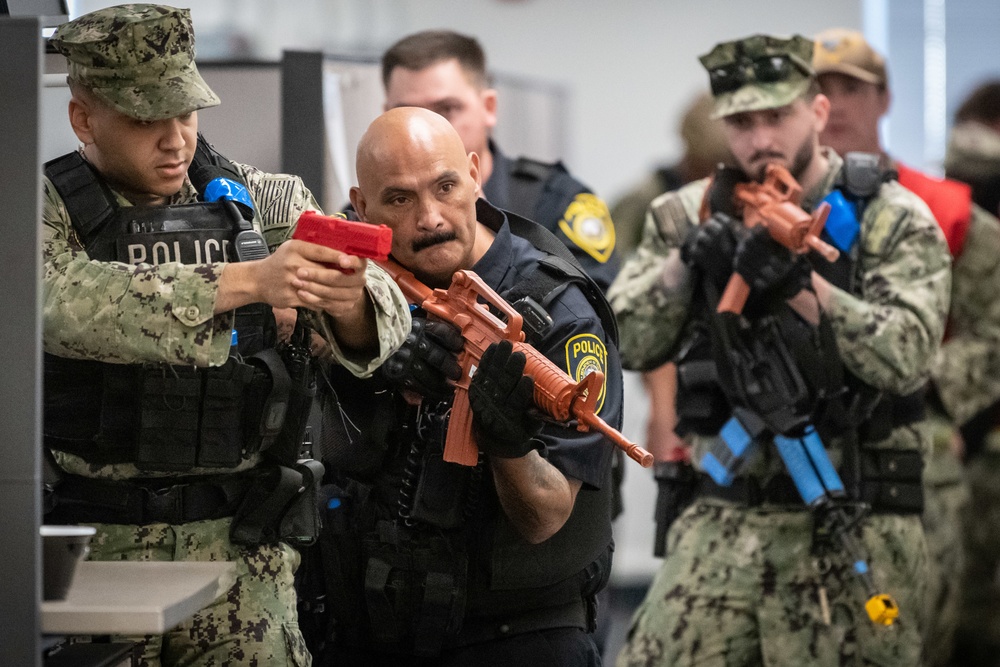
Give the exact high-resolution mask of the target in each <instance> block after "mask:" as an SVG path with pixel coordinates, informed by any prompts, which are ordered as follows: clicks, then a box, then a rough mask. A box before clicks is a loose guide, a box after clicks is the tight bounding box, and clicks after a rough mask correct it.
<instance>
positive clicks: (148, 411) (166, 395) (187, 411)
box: [135, 364, 202, 471]
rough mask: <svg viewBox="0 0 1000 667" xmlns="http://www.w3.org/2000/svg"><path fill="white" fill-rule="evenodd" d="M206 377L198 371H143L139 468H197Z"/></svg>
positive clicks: (151, 368) (179, 368)
mask: <svg viewBox="0 0 1000 667" xmlns="http://www.w3.org/2000/svg"><path fill="white" fill-rule="evenodd" d="M201 385H202V377H201V374H200V373H199V372H198V370H197V369H194V368H189V367H185V366H167V365H165V364H163V365H157V366H148V367H145V368H143V369H142V376H141V389H140V392H139V442H138V447H137V449H136V461H135V463H136V466H138V467H139V469H140V470H150V471H186V470H190V469H191V468H193V467H194V466H195V463H196V461H197V452H198V417H199V411H200V407H201V394H202V386H201Z"/></svg>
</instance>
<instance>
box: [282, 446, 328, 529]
mask: <svg viewBox="0 0 1000 667" xmlns="http://www.w3.org/2000/svg"><path fill="white" fill-rule="evenodd" d="M295 470H296V471H298V472H299V473H300V474H301V475H302V490H301V491H300V492H299V494H298V496H296V497H295V499H294V500H292V504H291V505H289V507H288V509H287V510H286V511H285V514H284V516H282V517H281V525H280V526H279V527H278V535H279V536H280V537H281V539H282V540H284V541H285V542H288V543H289V544H291V545H292V546H296V547H308V546H310V545H312V544H314V543H315V542H316V538H318V537H319V530H320V513H319V510H320V508H319V498H320V484H322V483H323V472H324V468H323V464H322V463H320V462H319V461H316V460H314V459H309V460H305V461H301V462H299V463H297V464H296V465H295Z"/></svg>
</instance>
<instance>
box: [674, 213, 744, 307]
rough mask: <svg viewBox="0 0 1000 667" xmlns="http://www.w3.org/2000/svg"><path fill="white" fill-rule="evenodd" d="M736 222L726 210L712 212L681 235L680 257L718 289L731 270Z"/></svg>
mask: <svg viewBox="0 0 1000 667" xmlns="http://www.w3.org/2000/svg"><path fill="white" fill-rule="evenodd" d="M735 224H736V222H735V221H734V220H733V219H732V218H730V217H729V216H728V215H726V214H725V213H714V214H712V217H711V218H709V219H708V220H706V221H705V222H703V223H702V224H700V225H698V226H697V227H695V228H694V229H692V230H691V231H690V232H688V235H687V238H685V239H684V245H682V246H681V259H682V260H684V263H685V264H687V265H688V266H690V267H691V268H693V269H697V270H698V271H701V273H702V275H703V276H705V278H706V279H707V280H711V281H712V283H713V284H714V285H715V286H716V288H718V289H720V290H721V289H722V288H723V287H724V286H725V284H726V282H727V281H728V280H729V276H730V275H732V273H733V256H734V255H735V254H736V235H735V234H733V226H734V225H735Z"/></svg>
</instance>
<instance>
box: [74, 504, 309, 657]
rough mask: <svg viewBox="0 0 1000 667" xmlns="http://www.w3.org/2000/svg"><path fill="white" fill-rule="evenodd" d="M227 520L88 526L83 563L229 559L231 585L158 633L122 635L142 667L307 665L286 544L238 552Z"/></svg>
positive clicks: (294, 561) (294, 559)
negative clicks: (139, 649) (91, 532)
mask: <svg viewBox="0 0 1000 667" xmlns="http://www.w3.org/2000/svg"><path fill="white" fill-rule="evenodd" d="M229 524H230V519H218V520H214V521H197V522H193V523H187V524H183V525H167V524H162V523H157V524H151V525H148V526H121V525H112V524H94V525H95V526H96V527H97V535H96V536H95V537H94V540H93V542H92V545H91V554H90V558H91V560H129V561H232V562H234V563H235V565H236V583H235V584H233V586H232V587H231V588H230V589H229V590H228V591H227V592H226V593H225V594H224V595H221V596H220V597H218V598H217V599H216V600H214V601H213V602H212V603H211V604H210V605H208V606H207V607H205V608H204V609H202V610H201V611H199V612H198V613H197V614H195V615H194V617H193V618H191V619H189V620H188V621H185V622H184V623H182V624H180V625H179V626H177V627H176V628H174V629H172V630H170V631H169V632H167V633H166V634H164V635H159V636H155V635H150V636H145V637H127V638H125V639H127V640H129V641H135V642H140V643H141V644H142V645H143V660H142V662H141V663H140V664H141V665H143V667H160V666H161V665H162V666H163V667H166V666H168V665H170V666H175V665H176V666H178V667H180V666H194V665H197V666H199V667H238V666H246V667H308V666H309V665H310V664H312V659H311V657H310V656H309V653H308V652H307V651H306V649H305V642H304V640H303V639H302V634H301V632H299V626H298V623H297V621H296V614H295V589H294V588H293V579H294V573H295V569H296V568H297V567H298V564H299V554H298V552H297V551H295V550H294V549H293V548H292V547H290V546H288V545H286V544H279V545H277V546H260V547H253V548H247V547H241V546H238V545H234V544H232V543H231V542H230V541H229Z"/></svg>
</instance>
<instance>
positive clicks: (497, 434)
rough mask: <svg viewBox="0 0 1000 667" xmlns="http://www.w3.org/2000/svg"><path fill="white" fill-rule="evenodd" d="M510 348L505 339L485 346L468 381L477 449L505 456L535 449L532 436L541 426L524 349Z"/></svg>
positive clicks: (507, 457)
mask: <svg viewBox="0 0 1000 667" xmlns="http://www.w3.org/2000/svg"><path fill="white" fill-rule="evenodd" d="M513 349H514V348H513V345H511V343H510V341H507V340H502V341H500V342H499V343H493V344H492V345H490V346H489V347H488V348H486V351H485V352H483V357H482V359H480V360H479V367H478V369H477V370H476V374H475V375H474V376H472V383H471V384H470V385H469V405H470V407H471V408H472V425H473V428H474V429H475V433H476V438H477V439H478V441H479V449H481V450H482V451H483V453H484V454H487V455H489V456H497V457H500V458H505V459H515V458H520V457H522V456H524V455H525V454H527V453H528V452H530V451H531V450H533V449H536V448H537V447H538V444H539V443H538V442H537V441H535V440H533V438H534V437H535V436H536V435H538V432H539V431H541V430H542V420H541V419H540V418H539V417H538V416H536V415H535V414H534V412H533V411H532V407H533V405H534V402H533V400H532V394H533V392H534V389H535V382H534V380H532V379H531V377H529V376H527V375H525V374H524V365H525V357H524V353H523V352H514V351H513Z"/></svg>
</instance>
